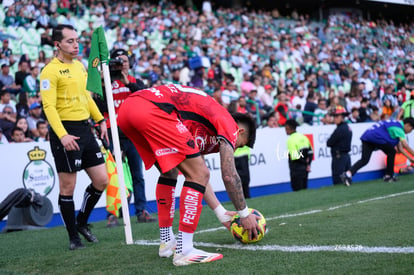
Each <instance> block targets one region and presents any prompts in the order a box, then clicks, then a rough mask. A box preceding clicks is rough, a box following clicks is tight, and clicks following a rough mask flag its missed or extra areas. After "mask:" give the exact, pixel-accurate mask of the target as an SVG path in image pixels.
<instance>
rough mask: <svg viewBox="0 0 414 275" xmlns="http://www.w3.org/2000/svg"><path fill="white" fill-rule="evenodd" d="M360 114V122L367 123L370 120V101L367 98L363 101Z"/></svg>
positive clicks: (359, 110)
mask: <svg viewBox="0 0 414 275" xmlns="http://www.w3.org/2000/svg"><path fill="white" fill-rule="evenodd" d="M358 112H359V120H358V122H367V121H369V120H370V118H369V111H368V99H367V98H363V99H361V105H360V107H359V109H358Z"/></svg>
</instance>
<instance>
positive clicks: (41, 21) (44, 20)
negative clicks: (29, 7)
mask: <svg viewBox="0 0 414 275" xmlns="http://www.w3.org/2000/svg"><path fill="white" fill-rule="evenodd" d="M48 27H49V15H48V14H47V13H46V10H45V9H43V8H42V9H40V14H39V16H38V17H37V18H36V28H37V29H40V28H43V29H46V28H48Z"/></svg>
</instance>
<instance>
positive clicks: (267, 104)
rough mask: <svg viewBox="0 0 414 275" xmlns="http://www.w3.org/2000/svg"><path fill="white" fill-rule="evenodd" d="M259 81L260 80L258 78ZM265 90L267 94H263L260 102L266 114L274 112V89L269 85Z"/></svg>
mask: <svg viewBox="0 0 414 275" xmlns="http://www.w3.org/2000/svg"><path fill="white" fill-rule="evenodd" d="M257 79H259V78H257ZM264 90H265V92H264V93H262V95H261V96H260V101H261V102H262V104H263V110H265V111H266V112H270V111H272V110H273V101H274V98H273V95H272V93H273V87H272V85H270V84H267V85H265V86H264Z"/></svg>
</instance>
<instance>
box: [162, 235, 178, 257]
mask: <svg viewBox="0 0 414 275" xmlns="http://www.w3.org/2000/svg"><path fill="white" fill-rule="evenodd" d="M176 244H177V241H176V240H175V239H174V240H170V241H169V242H164V241H161V243H160V249H159V251H158V255H160V257H161V258H169V257H171V256H172V255H173V254H174V251H175V245H176Z"/></svg>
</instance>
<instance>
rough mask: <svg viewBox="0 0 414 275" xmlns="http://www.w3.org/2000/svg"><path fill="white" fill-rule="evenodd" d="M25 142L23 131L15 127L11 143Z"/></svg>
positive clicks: (12, 131)
mask: <svg viewBox="0 0 414 275" xmlns="http://www.w3.org/2000/svg"><path fill="white" fill-rule="evenodd" d="M23 142H27V141H26V138H25V136H24V132H23V130H22V129H21V128H19V127H17V126H15V127H13V129H12V130H11V143H23Z"/></svg>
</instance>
